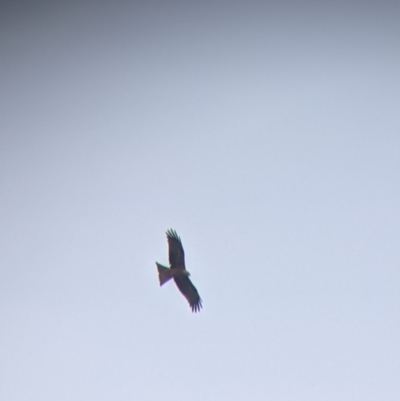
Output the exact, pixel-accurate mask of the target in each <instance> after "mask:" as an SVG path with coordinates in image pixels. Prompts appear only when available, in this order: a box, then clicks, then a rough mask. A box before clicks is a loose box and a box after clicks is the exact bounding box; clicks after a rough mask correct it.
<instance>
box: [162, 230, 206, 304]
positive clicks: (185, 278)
mask: <svg viewBox="0 0 400 401" xmlns="http://www.w3.org/2000/svg"><path fill="white" fill-rule="evenodd" d="M166 234H167V240H168V254H169V264H170V267H167V266H163V265H161V264H160V263H157V262H156V265H157V270H158V278H159V279H160V286H162V285H164V284H165V283H166V282H168V281H169V280H171V278H173V279H174V281H175V284H176V285H177V287H178V288H179V291H180V292H181V293H182V294H183V296H184V297H185V298H186V299H187V300H188V302H189V305H190V307H191V308H192V312H199V311H200V309H201V308H202V301H201V298H200V295H199V293H198V292H197V290H196V287H195V286H194V285H193V284H192V282H191V281H190V279H189V276H190V273H189V272H188V271H187V270H186V267H185V252H184V251H183V246H182V241H181V239H180V238H179V236H178V234H177V233H176V231H175V230H172V229H170V230H168V231H167V232H166Z"/></svg>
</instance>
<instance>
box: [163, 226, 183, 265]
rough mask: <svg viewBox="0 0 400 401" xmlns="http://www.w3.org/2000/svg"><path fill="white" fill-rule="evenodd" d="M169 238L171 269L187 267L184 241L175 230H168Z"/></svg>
mask: <svg viewBox="0 0 400 401" xmlns="http://www.w3.org/2000/svg"><path fill="white" fill-rule="evenodd" d="M166 234H167V239H168V253H169V264H170V265H171V269H175V268H181V269H184V268H185V252H184V251H183V247H182V241H181V239H180V238H179V236H178V234H177V233H176V231H175V230H172V229H170V230H168V231H167V232H166Z"/></svg>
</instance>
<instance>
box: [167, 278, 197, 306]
mask: <svg viewBox="0 0 400 401" xmlns="http://www.w3.org/2000/svg"><path fill="white" fill-rule="evenodd" d="M174 280H175V284H176V285H177V287H178V288H179V291H180V292H181V293H182V294H183V295H184V297H185V298H186V299H187V300H188V302H189V305H190V307H191V308H192V312H198V311H200V309H201V308H202V306H203V305H202V302H201V298H200V295H199V293H198V292H197V289H196V287H195V286H194V285H193V283H192V282H191V281H190V279H189V277H187V276H178V277H174Z"/></svg>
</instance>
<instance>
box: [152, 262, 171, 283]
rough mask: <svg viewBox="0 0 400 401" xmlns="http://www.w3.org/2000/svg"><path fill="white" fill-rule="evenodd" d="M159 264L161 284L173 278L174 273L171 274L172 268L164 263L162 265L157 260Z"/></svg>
mask: <svg viewBox="0 0 400 401" xmlns="http://www.w3.org/2000/svg"><path fill="white" fill-rule="evenodd" d="M156 265H157V270H158V278H159V280H160V286H162V285H163V284H165V283H166V282H168V281H169V280H171V278H172V274H171V269H169V268H168V267H165V266H163V265H160V264H159V263H157V262H156Z"/></svg>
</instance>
